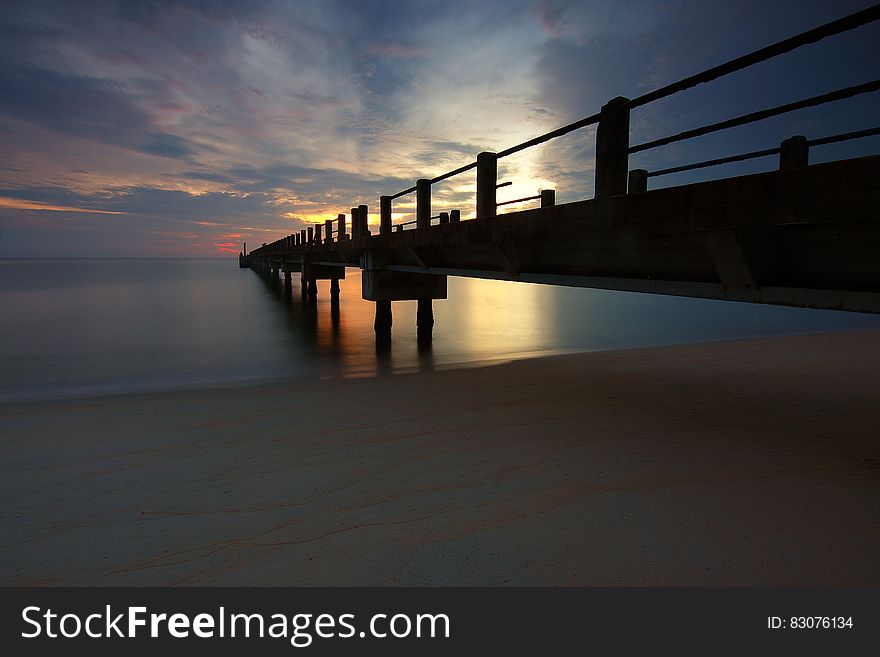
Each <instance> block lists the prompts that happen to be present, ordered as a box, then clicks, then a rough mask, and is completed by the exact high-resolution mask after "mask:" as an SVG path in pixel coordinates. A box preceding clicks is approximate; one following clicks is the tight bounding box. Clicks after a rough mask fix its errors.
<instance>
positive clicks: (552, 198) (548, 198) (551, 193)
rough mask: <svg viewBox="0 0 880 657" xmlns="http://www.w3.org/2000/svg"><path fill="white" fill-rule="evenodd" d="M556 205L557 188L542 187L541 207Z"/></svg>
mask: <svg viewBox="0 0 880 657" xmlns="http://www.w3.org/2000/svg"><path fill="white" fill-rule="evenodd" d="M554 205H556V190H555V189H542V190H541V207H542V208H552V207H553V206H554Z"/></svg>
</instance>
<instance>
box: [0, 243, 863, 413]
mask: <svg viewBox="0 0 880 657" xmlns="http://www.w3.org/2000/svg"><path fill="white" fill-rule="evenodd" d="M294 280H295V282H296V284H295V285H294V286H293V290H292V294H287V295H285V294H284V293H283V289H284V288H283V285H281V286H276V287H273V286H271V285H268V284H267V283H266V282H265V281H264V280H262V279H261V278H260V277H259V276H257V275H256V274H254V273H253V272H251V271H249V270H246V269H239V268H238V266H237V262H236V261H235V260H234V259H225V260H208V259H205V260H175V259H70V260H64V259H62V260H59V259H52V260H0V303H2V308H3V312H2V314H0V340H2V344H3V349H2V351H0V400H4V401H9V400H19V399H34V398H51V397H69V396H79V395H89V394H105V393H115V392H130V391H140V390H163V389H173V388H177V387H181V386H203V385H214V384H224V385H226V384H232V383H235V382H248V381H255V380H272V379H284V378H289V377H308V376H322V377H326V376H372V375H377V374H383V373H388V372H402V371H412V370H419V369H432V368H441V367H449V366H454V365H457V364H465V363H476V362H487V361H495V360H499V359H502V360H503V359H512V358H522V357H527V356H533V355H539V354H549V353H560V352H568V351H583V350H600V349H612V348H622V347H636V346H647V345H660V344H674V343H686V342H701V341H709V340H720V339H727V338H739V337H751V336H762V335H772V334H784V333H802V332H815V331H829V330H840V329H852V328H868V327H874V328H878V327H880V317H875V316H868V315H858V314H853V313H841V312H830V311H815V310H802V309H793V308H777V307H771V306H759V305H752V304H735V303H725V302H716V301H703V300H693V299H681V298H675V297H662V296H652V295H641V294H631V293H621V292H605V291H599V290H584V289H573V288H561V287H545V286H538V285H529V284H524V283H507V282H499V281H480V280H472V279H462V278H450V279H449V299H448V300H444V301H435V302H434V316H435V328H434V342H433V346H432V349H431V350H430V352H427V353H424V352H423V353H420V352H419V350H418V349H417V345H416V335H415V311H416V304H415V302H401V303H395V304H394V330H393V347H392V350H391V353H390V354H387V355H377V353H376V350H375V343H374V334H373V318H374V314H373V313H374V307H373V306H374V304H372V303H370V302H367V301H363V300H362V299H361V293H360V283H361V277H360V272H359V271H357V270H348V278H347V279H345V280H344V281H342V294H341V301H340V304H339V306H338V312H334V310H333V308H331V304H330V295H329V291H328V289H327V285H328V283H327V281H320V282H319V301H318V304H317V307H310V306H309V305H307V304H303V303H302V299H301V296H300V288H299V285H298V281H297V279H296V275H295V278H294ZM279 292H280V293H279Z"/></svg>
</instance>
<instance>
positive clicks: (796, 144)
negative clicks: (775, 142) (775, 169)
mask: <svg viewBox="0 0 880 657" xmlns="http://www.w3.org/2000/svg"><path fill="white" fill-rule="evenodd" d="M809 163H810V145H809V143H807V138H806V137H804V136H803V135H795V136H794V137H789V138H788V139H786V140H784V141H783V142H782V143H781V144H779V170H780V171H785V170H787V169H798V168H800V167H805V166H807V165H808V164H809Z"/></svg>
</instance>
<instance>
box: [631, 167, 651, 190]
mask: <svg viewBox="0 0 880 657" xmlns="http://www.w3.org/2000/svg"><path fill="white" fill-rule="evenodd" d="M647 191H648V170H647V169H633V170H632V171H630V172H629V183H628V184H627V186H626V193H627V194H641V193H642V192H647Z"/></svg>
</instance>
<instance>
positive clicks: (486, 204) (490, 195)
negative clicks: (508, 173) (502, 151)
mask: <svg viewBox="0 0 880 657" xmlns="http://www.w3.org/2000/svg"><path fill="white" fill-rule="evenodd" d="M497 183H498V156H497V155H496V154H495V153H487V152H485V153H480V154H479V155H477V219H488V218H489V217H494V216H495V214H496V212H497V210H498V208H497V206H496V205H495V203H496V201H495V185H496V184H497Z"/></svg>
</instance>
